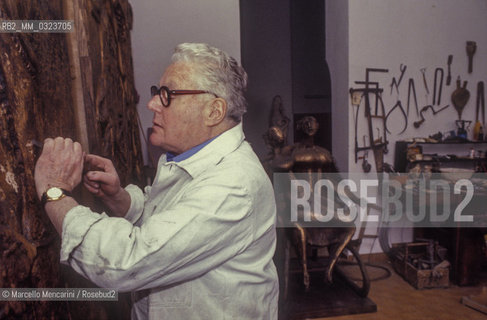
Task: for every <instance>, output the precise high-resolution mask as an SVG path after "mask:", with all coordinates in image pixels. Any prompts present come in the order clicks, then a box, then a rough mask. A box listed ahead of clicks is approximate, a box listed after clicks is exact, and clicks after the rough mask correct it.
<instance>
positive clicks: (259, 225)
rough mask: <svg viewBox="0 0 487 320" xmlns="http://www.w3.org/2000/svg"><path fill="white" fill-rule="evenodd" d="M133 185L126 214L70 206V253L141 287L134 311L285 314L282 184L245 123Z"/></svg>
mask: <svg viewBox="0 0 487 320" xmlns="http://www.w3.org/2000/svg"><path fill="white" fill-rule="evenodd" d="M126 190H127V191H128V192H129V193H130V195H131V207H130V209H129V211H128V213H127V214H126V216H125V218H112V217H108V216H107V215H105V214H102V215H99V214H97V213H94V212H92V211H90V209H88V208H86V207H83V206H77V207H75V208H73V209H71V210H70V211H69V212H68V214H67V215H66V217H65V219H64V223H63V235H62V248H61V262H63V263H66V264H69V265H70V266H72V267H73V268H74V269H75V270H76V271H77V272H78V273H80V274H82V275H83V276H85V277H86V278H88V279H90V280H91V281H93V282H95V283H96V284H97V285H99V286H101V287H106V288H115V289H118V290H120V291H132V298H133V302H134V305H133V308H132V318H134V319H174V320H190V319H208V320H210V319H211V320H217V319H265V320H269V319H277V303H278V281H277V273H276V269H275V266H274V263H273V262H272V257H273V254H274V250H275V244H276V234H275V219H276V216H275V213H276V212H275V210H276V209H275V200H274V193H273V189H272V186H271V183H270V181H269V179H268V177H267V175H266V173H265V172H264V170H263V168H262V166H261V164H260V162H259V160H258V158H257V156H256V155H255V153H254V152H253V151H252V148H251V147H250V145H249V144H248V143H247V142H246V141H244V134H243V131H242V125H241V124H239V125H237V126H235V127H234V128H232V129H230V130H228V131H226V132H224V133H223V134H221V135H220V136H218V137H217V138H216V139H215V140H213V141H212V142H210V143H209V144H208V145H207V146H205V147H204V148H203V149H201V150H200V151H198V152H197V153H196V154H194V155H193V156H191V157H190V158H188V159H185V160H182V161H180V162H173V161H171V162H166V157H165V156H162V157H161V159H160V160H159V165H158V172H157V174H156V178H155V180H154V183H153V185H152V186H151V187H146V188H145V192H144V193H143V192H142V190H140V189H139V188H138V187H136V186H133V185H130V186H128V187H127V188H126Z"/></svg>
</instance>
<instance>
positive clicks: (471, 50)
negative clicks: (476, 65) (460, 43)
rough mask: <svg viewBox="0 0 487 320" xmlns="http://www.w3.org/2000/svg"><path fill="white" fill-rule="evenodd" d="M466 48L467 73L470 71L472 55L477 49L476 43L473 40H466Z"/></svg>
mask: <svg viewBox="0 0 487 320" xmlns="http://www.w3.org/2000/svg"><path fill="white" fill-rule="evenodd" d="M466 50H467V56H468V73H472V69H473V68H472V67H473V55H474V54H475V51H477V43H476V42H475V41H467V46H466Z"/></svg>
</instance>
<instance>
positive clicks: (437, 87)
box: [433, 68, 444, 105]
mask: <svg viewBox="0 0 487 320" xmlns="http://www.w3.org/2000/svg"><path fill="white" fill-rule="evenodd" d="M443 73H444V72H443V69H442V68H436V69H435V80H434V81H435V82H434V87H433V105H435V104H436V105H440V102H441V91H442V88H443ZM438 77H439V79H438ZM438 82H439V83H438ZM437 98H438V99H437Z"/></svg>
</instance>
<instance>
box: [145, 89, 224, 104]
mask: <svg viewBox="0 0 487 320" xmlns="http://www.w3.org/2000/svg"><path fill="white" fill-rule="evenodd" d="M150 93H151V96H155V95H159V98H160V99H161V103H162V105H163V106H164V107H166V108H167V107H169V105H170V104H171V96H172V95H175V96H176V95H184V94H203V93H209V94H212V95H214V96H216V97H218V96H217V95H216V94H214V93H213V92H210V91H205V90H171V89H169V88H168V87H166V86H162V87H160V88H158V87H157V86H152V87H150Z"/></svg>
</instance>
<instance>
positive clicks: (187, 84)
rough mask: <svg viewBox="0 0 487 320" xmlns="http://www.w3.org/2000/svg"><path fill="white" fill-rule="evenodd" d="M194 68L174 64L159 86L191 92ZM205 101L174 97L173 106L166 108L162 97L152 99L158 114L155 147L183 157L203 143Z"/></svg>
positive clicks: (149, 105) (171, 104) (150, 104)
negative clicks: (185, 153)
mask: <svg viewBox="0 0 487 320" xmlns="http://www.w3.org/2000/svg"><path fill="white" fill-rule="evenodd" d="M190 74H191V68H190V67H189V66H188V65H187V64H185V63H181V62H179V63H173V64H171V65H170V66H169V67H168V68H167V69H166V71H165V72H164V74H163V76H162V78H161V80H160V82H159V86H166V87H168V88H169V89H171V90H184V89H186V90H191V89H199V88H194V85H193V84H191V81H190V80H189V75H190ZM202 101H205V100H204V99H198V95H177V96H174V95H173V96H171V103H170V105H169V107H164V106H163V105H162V103H161V100H160V98H159V96H158V95H155V96H153V97H152V99H151V100H150V101H149V103H148V105H147V107H148V108H149V109H150V110H151V111H153V112H154V118H153V120H152V124H153V125H152V134H151V136H150V138H149V140H150V142H151V144H153V145H154V146H158V147H162V148H163V149H165V150H167V151H170V152H172V153H174V154H180V153H182V152H184V151H186V150H189V149H191V148H192V147H194V146H196V145H198V144H200V143H202V142H204V141H205V139H202V137H203V136H204V134H203V133H204V130H205V126H204V121H203V105H204V102H202Z"/></svg>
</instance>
